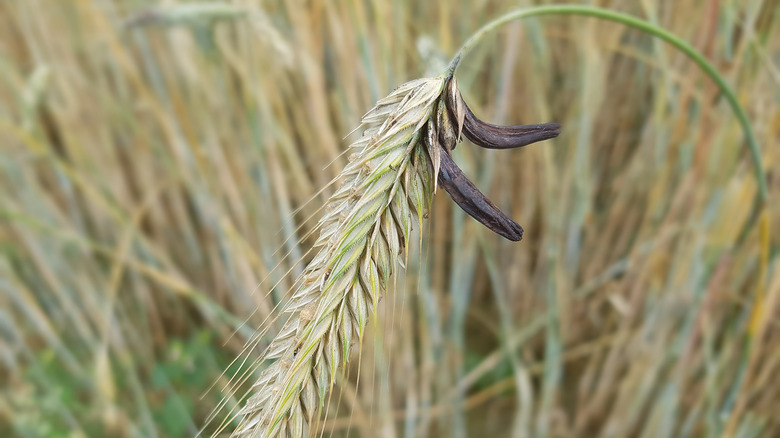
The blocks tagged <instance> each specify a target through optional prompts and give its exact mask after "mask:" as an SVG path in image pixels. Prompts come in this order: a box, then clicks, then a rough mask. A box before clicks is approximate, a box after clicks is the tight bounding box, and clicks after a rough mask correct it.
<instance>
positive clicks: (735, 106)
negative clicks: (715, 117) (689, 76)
mask: <svg viewBox="0 0 780 438" xmlns="http://www.w3.org/2000/svg"><path fill="white" fill-rule="evenodd" d="M541 15H584V16H590V17H596V18H601V19H604V20H609V21H614V22H617V23H622V24H625V25H626V26H629V27H633V28H635V29H639V30H642V31H645V32H647V33H649V34H651V35H654V36H657V37H659V38H661V39H662V40H664V41H666V42H668V43H669V44H671V45H672V46H674V47H675V48H677V49H678V50H680V51H681V52H683V53H685V54H686V55H687V56H688V57H689V58H690V59H691V60H692V61H693V62H695V63H696V65H698V66H699V68H701V69H702V70H703V71H704V72H705V73H706V74H707V76H709V77H710V78H711V79H712V80H713V81H714V82H715V84H716V85H717V86H718V88H720V91H721V92H722V93H723V95H724V96H725V97H726V100H727V101H728V103H729V105H730V106H731V109H732V110H733V111H734V114H736V116H737V119H738V120H739V124H740V125H741V126H742V131H743V132H744V133H745V139H746V140H747V143H748V148H749V149H750V154H751V157H752V158H753V174H754V176H755V179H756V183H757V184H758V193H757V195H756V199H755V202H754V204H753V211H752V214H751V218H750V220H749V221H748V222H747V227H752V224H753V223H754V222H755V220H756V219H757V218H758V212H759V210H761V209H762V208H764V207H765V206H766V204H767V198H768V196H769V190H768V188H767V180H766V174H765V172H764V166H763V164H762V159H761V150H760V149H759V147H758V141H757V140H756V137H755V134H754V133H753V129H752V128H751V126H750V121H749V120H748V117H747V114H746V113H745V110H744V109H743V108H742V105H740V103H739V100H737V96H736V94H735V93H734V91H733V90H732V89H731V87H730V86H729V84H728V83H726V80H725V79H724V78H723V76H721V74H720V73H718V71H717V70H716V69H715V67H714V66H713V65H712V64H710V62H709V61H707V59H706V58H705V57H704V55H702V54H701V53H700V52H699V51H698V50H696V49H695V48H694V47H693V46H691V45H690V44H689V43H688V42H686V41H685V40H683V39H681V38H680V37H678V36H676V35H674V34H672V33H670V32H669V31H667V30H666V29H664V28H662V27H659V26H656V25H655V24H652V23H649V22H647V21H645V20H642V19H641V18H637V17H634V16H631V15H628V14H624V13H621V12H615V11H610V10H607V9H602V8H599V7H595V6H580V5H550V6H539V7H531V8H523V9H518V10H515V11H512V12H509V13H507V14H504V15H502V16H500V17H498V18H496V19H495V20H493V21H491V22H489V23H487V24H486V25H484V26H482V28H480V29H479V30H478V31H477V32H476V33H474V34H473V35H472V36H471V37H470V38H469V39H468V40H467V41H466V42H465V43H464V44H463V47H461V49H460V50H459V51H458V53H457V54H455V57H454V58H453V59H452V61H451V62H450V65H449V67H448V68H447V75H448V76H451V75H454V74H455V70H457V68H458V66H459V65H460V63H461V61H462V60H463V58H464V56H465V55H466V54H467V53H468V52H469V51H470V50H471V49H472V48H473V47H474V46H475V45H476V44H477V43H478V42H479V41H480V40H481V39H482V37H484V36H485V35H486V34H488V33H490V32H492V31H494V30H496V29H497V28H499V27H500V26H502V25H504V24H506V23H509V22H511V21H514V20H519V19H521V18H528V17H535V16H541ZM743 235H744V233H743Z"/></svg>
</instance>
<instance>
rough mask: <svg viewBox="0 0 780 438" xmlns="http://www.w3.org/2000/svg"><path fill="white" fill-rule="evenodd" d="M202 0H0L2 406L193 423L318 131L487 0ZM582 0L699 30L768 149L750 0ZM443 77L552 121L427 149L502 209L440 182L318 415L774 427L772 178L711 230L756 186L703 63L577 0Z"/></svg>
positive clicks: (488, 116)
mask: <svg viewBox="0 0 780 438" xmlns="http://www.w3.org/2000/svg"><path fill="white" fill-rule="evenodd" d="M180 3H184V2H175V1H172V2H166V4H167V5H168V6H167V7H169V8H173V9H165V10H162V9H161V10H160V11H159V12H156V13H158V14H171V13H173V14H174V17H176V15H175V12H176V8H175V6H176V5H178V4H180ZM223 3H225V4H227V3H229V4H230V6H231V8H230V10H231V11H233V9H238V10H240V11H238V12H236V13H235V14H233V13H232V12H231V13H230V14H223V15H220V20H219V21H213V22H212V21H211V20H213V19H214V18H215V17H214V16H213V15H209V14H207V13H205V12H201V14H202V15H198V13H197V11H196V12H195V13H194V15H193V12H192V9H189V10H187V11H185V12H187V14H190V15H187V14H184V16H185V18H186V19H185V20H179V21H176V20H172V21H171V20H169V21H166V22H165V23H146V25H145V26H129V27H128V24H132V23H133V21H132V20H131V21H128V20H129V19H131V18H132V17H138V14H140V13H143V12H145V11H148V10H149V9H150V8H151V7H152V6H155V3H152V2H148V1H137V2H126V1H109V0H106V1H74V2H44V1H41V0H25V1H22V0H17V1H14V0H12V1H6V2H0V148H2V159H0V164H1V165H0V190H2V193H3V195H2V196H0V214H1V215H2V216H0V334H1V335H0V340H1V342H0V357H1V358H2V361H0V382H2V384H3V391H2V395H0V436H36V437H37V436H59V435H61V434H63V433H64V432H63V431H65V432H69V433H72V434H73V435H74V436H138V435H140V436H192V435H193V434H195V433H197V431H198V430H199V429H200V427H202V426H203V425H204V422H205V419H206V418H207V417H208V414H209V412H211V410H212V409H213V408H214V407H215V406H217V405H218V403H219V401H220V399H221V397H222V395H223V392H222V391H223V388H225V387H227V386H229V381H230V379H231V378H232V377H234V376H237V378H239V377H240V376H242V375H244V373H246V372H247V371H248V370H249V368H250V367H249V366H248V365H246V364H245V365H244V366H240V365H241V363H238V364H236V365H234V366H233V367H231V368H230V369H229V371H228V373H226V374H225V375H224V376H221V374H220V373H221V372H222V369H223V368H224V367H225V366H227V365H228V363H229V362H230V360H231V359H232V358H233V357H235V356H237V355H239V354H241V353H242V348H243V345H244V343H245V342H246V341H251V340H253V334H254V332H255V329H256V328H258V327H264V328H268V330H269V336H267V337H264V338H262V339H256V344H257V348H255V349H254V350H253V351H246V352H244V354H243V355H242V356H241V357H242V358H256V357H258V356H259V354H260V353H261V352H262V350H263V349H264V348H265V347H267V346H268V343H269V342H270V340H271V337H272V335H273V334H275V333H277V332H278V331H279V330H280V329H281V328H282V325H281V321H280V323H278V324H277V323H274V324H270V323H269V322H266V323H265V324H264V321H272V319H273V316H272V315H275V314H274V313H273V312H272V309H273V308H274V307H275V306H276V305H277V304H279V303H281V302H283V301H284V300H285V299H286V297H288V293H290V292H291V291H294V290H295V289H294V286H295V285H294V282H293V280H294V279H295V278H296V277H297V276H298V275H299V274H301V273H302V272H304V271H303V267H304V266H305V264H306V263H308V262H309V261H311V259H312V256H313V254H307V253H308V250H309V249H310V248H311V247H312V246H313V245H314V244H315V236H313V235H310V232H312V231H313V230H314V227H315V226H316V224H317V220H318V219H319V218H320V217H321V216H320V215H321V212H319V211H318V210H319V208H320V206H322V205H323V204H324V203H325V201H326V200H327V199H328V197H329V196H330V195H331V194H332V193H333V192H334V190H335V187H333V186H330V185H329V182H330V181H331V180H332V179H333V178H335V177H336V176H337V175H338V174H339V173H340V172H341V170H342V169H343V168H344V167H345V166H346V165H347V159H346V157H345V156H341V153H342V151H343V150H344V149H345V148H346V146H347V144H348V143H349V142H350V141H349V140H344V141H342V140H341V139H342V137H343V136H344V135H345V134H346V133H348V132H349V131H350V130H351V128H352V127H354V126H355V125H356V124H357V123H358V122H359V120H360V116H361V115H362V114H363V113H364V112H365V111H366V110H367V109H368V108H371V107H372V106H373V103H374V102H375V101H376V100H377V99H378V98H379V97H381V96H384V95H386V94H387V93H388V92H389V91H390V90H392V89H394V88H395V87H397V86H398V85H400V84H402V83H403V82H405V81H407V80H409V79H411V78H415V77H422V76H428V75H435V74H439V73H440V72H441V70H442V65H443V64H444V65H446V60H447V59H448V58H449V56H450V55H451V54H452V53H453V51H454V50H455V49H456V48H457V46H458V45H459V44H460V43H461V42H462V41H463V40H464V39H465V38H466V37H467V36H468V35H469V34H470V33H471V32H473V31H474V30H475V29H477V28H478V27H479V26H480V25H482V24H484V23H485V22H486V21H487V20H488V19H490V18H493V17H495V16H496V15H498V14H499V13H500V12H503V11H506V10H508V9H509V8H510V7H513V6H515V5H516V2H508V1H506V2H505V1H488V2H482V3H478V5H477V4H475V5H462V6H460V7H459V8H453V7H452V6H451V3H449V2H442V3H433V2H424V3H418V2H376V3H363V2H348V3H344V2H314V3H304V2H296V1H293V2H266V3H263V4H260V3H258V2H253V1H233V2H223ZM610 5H611V6H613V7H615V8H617V9H620V10H624V11H626V12H630V13H633V14H635V15H638V16H642V17H649V18H650V19H651V20H654V21H657V22H658V23H660V24H661V25H663V26H664V27H666V28H668V29H669V30H670V31H672V32H674V33H676V34H678V35H680V36H681V37H683V38H684V39H686V40H688V41H690V42H691V43H692V44H693V45H694V46H696V47H697V48H698V49H699V50H701V51H702V52H704V53H705V54H706V55H707V57H708V58H709V59H710V60H711V61H712V62H713V63H714V64H715V65H716V66H717V67H718V68H719V69H720V70H721V71H722V73H723V74H724V75H725V76H726V77H727V78H728V80H729V81H730V83H731V84H732V85H733V87H734V88H735V89H736V90H737V91H738V95H739V97H740V99H741V101H742V103H743V105H744V106H745V108H746V109H747V111H748V114H749V116H750V117H751V120H752V122H753V126H754V128H755V130H756V133H757V136H758V139H759V142H760V144H761V145H762V147H763V153H764V158H765V163H764V164H765V166H766V167H767V170H768V172H769V173H770V175H771V174H772V173H776V172H777V170H778V169H780V164H779V162H780V154H779V153H778V149H777V147H775V145H777V144H778V142H779V141H780V109H779V108H780V105H778V100H779V99H780V98H779V97H778V93H777V90H778V89H780V70H779V69H778V67H777V57H778V56H780V55H778V53H780V39H779V38H778V37H777V35H778V26H779V25H780V18H779V17H778V16H777V14H774V12H773V7H774V6H773V4H772V3H771V2H762V1H749V2H719V3H718V2H699V1H694V0H685V1H676V2H671V1H644V2H639V3H638V4H637V3H636V2H628V1H622V2H613V3H612V4H610ZM155 11H157V9H155ZM171 11H174V12H171ZM179 12H180V10H179ZM209 13H211V14H213V13H214V11H213V10H211V12H209ZM181 16H182V15H181V14H180V15H178V17H181ZM388 17H390V18H388ZM136 23H137V22H136ZM160 24H165V26H161V25H160ZM421 52H422V53H423V54H421ZM458 83H459V87H460V89H461V91H463V92H464V95H465V97H466V100H467V101H468V102H469V104H470V105H471V107H472V109H473V110H474V112H475V113H476V114H477V115H479V116H480V117H481V118H482V119H485V120H489V121H491V122H493V123H534V122H537V121H547V120H554V121H557V122H560V123H561V124H562V126H563V127H564V129H563V132H562V135H561V136H560V137H559V138H558V139H556V140H554V141H553V142H551V143H550V144H540V145H538V146H532V147H529V148H528V150H526V151H517V152H512V153H507V152H495V153H494V152H490V151H482V150H479V149H476V148H473V147H470V146H469V145H467V144H464V145H462V146H461V147H459V148H458V149H457V150H456V152H455V154H454V155H455V156H456V159H457V160H458V162H459V164H460V165H461V166H462V167H463V168H464V169H466V170H467V173H468V174H469V175H473V176H475V178H474V180H475V182H476V183H477V185H478V186H479V187H480V188H482V189H483V190H484V191H486V192H487V193H488V194H489V196H490V198H491V199H493V200H495V201H496V202H497V204H499V205H500V206H501V207H502V208H504V209H505V210H506V211H507V212H508V213H509V214H510V216H512V217H514V218H515V219H518V222H520V223H521V224H522V225H523V226H524V228H525V231H526V233H525V237H524V240H523V241H522V242H521V243H519V244H512V243H508V242H504V241H501V240H499V239H500V238H499V237H497V236H494V235H493V234H491V233H490V232H489V231H487V230H483V229H482V227H481V226H480V225H479V224H477V223H475V222H474V221H473V220H471V219H470V218H468V217H467V216H465V215H464V214H463V213H462V212H461V211H460V210H459V209H457V208H453V206H452V204H451V202H450V200H449V199H448V198H447V197H446V196H437V197H436V198H435V199H434V202H433V205H432V212H431V218H430V220H429V221H428V225H427V226H426V229H425V230H424V234H425V235H426V238H425V239H424V240H423V245H422V247H420V246H419V244H418V243H419V240H418V239H417V238H414V237H413V238H411V239H409V244H410V249H409V251H410V256H409V261H408V264H407V270H406V274H405V276H404V277H402V279H401V278H399V279H398V286H397V287H392V288H390V289H389V290H388V294H387V295H386V296H385V298H384V300H383V301H382V302H380V303H379V305H378V310H377V315H378V322H377V327H372V325H371V324H369V327H368V328H367V333H366V335H365V339H366V341H364V342H363V348H362V349H361V351H362V353H361V359H360V367H358V366H357V361H356V360H353V361H351V362H350V363H351V365H350V366H349V368H348V369H347V372H346V374H345V377H344V378H337V379H336V382H335V386H334V392H333V394H332V395H331V396H330V400H331V402H330V403H329V404H328V405H329V408H328V409H327V412H325V413H324V418H323V420H322V422H321V424H320V425H319V426H320V428H321V429H323V430H324V431H325V432H324V433H325V434H327V435H326V436H329V435H330V434H331V433H333V434H334V436H346V435H348V434H350V433H351V435H352V436H355V435H360V436H377V435H381V436H426V437H427V436H454V437H463V436H483V435H487V436H494V435H495V436H514V433H517V434H518V435H520V436H550V437H556V436H608V437H622V436H648V437H649V436H704V435H706V436H721V435H722V436H734V437H755V436H775V435H777V434H779V433H780V421H779V420H778V417H777V415H776V412H777V411H778V410H780V402H778V400H780V384H778V383H777V382H776V380H777V379H775V378H774V376H775V375H777V373H778V372H779V371H780V353H778V351H780V329H779V328H778V324H777V315H778V303H777V300H778V295H779V294H780V271H779V270H778V264H777V261H778V258H777V250H776V248H777V247H778V237H777V235H769V234H766V233H763V232H762V226H761V224H762V223H771V224H772V229H773V230H778V229H780V209H778V207H777V206H775V205H774V204H773V205H770V208H769V211H768V212H767V213H766V215H765V216H764V217H763V218H762V219H761V220H760V221H759V222H758V223H759V226H757V227H756V229H754V230H751V232H750V233H749V234H748V235H747V236H746V237H745V238H744V240H743V241H740V240H739V237H740V236H739V235H738V233H739V230H740V229H741V226H742V224H743V223H745V221H746V220H747V215H748V212H749V208H750V202H751V200H752V196H753V194H754V193H755V190H756V187H755V183H754V181H753V179H752V176H751V174H750V160H749V157H748V156H747V154H746V153H745V152H744V147H743V146H744V145H743V139H742V135H741V133H740V130H739V126H738V124H737V123H736V121H735V120H734V118H733V116H732V114H731V113H730V112H729V109H728V107H727V106H726V105H725V103H724V102H722V99H720V96H719V95H718V93H717V90H716V89H715V87H713V86H712V84H710V83H709V82H708V81H707V80H705V79H704V76H703V75H701V74H700V73H699V72H698V71H697V70H696V69H695V68H694V66H693V64H692V63H691V62H690V61H688V60H686V59H685V58H684V57H682V56H680V55H678V54H677V53H675V52H673V51H672V50H670V49H669V48H668V47H666V46H664V45H663V44H661V43H658V42H655V41H653V40H651V39H649V38H647V37H645V36H642V35H640V34H638V33H636V32H633V31H629V30H626V29H625V28H623V27H620V26H617V25H613V24H607V23H603V22H597V21H595V20H589V19H582V18H579V19H578V18H566V19H560V18H545V19H543V20H535V21H528V22H524V23H522V24H516V25H511V26H510V27H508V28H507V29H506V30H505V31H503V32H501V33H499V34H498V36H497V37H495V38H494V39H492V40H491V41H486V42H485V43H484V44H482V45H480V47H478V48H477V49H476V50H475V51H474V52H473V54H472V55H471V56H470V57H469V59H468V60H467V61H466V63H465V64H464V65H462V66H461V68H460V69H459V71H458ZM497 154H498V155H497ZM499 157H500V158H499ZM331 162H333V164H332V165H330V166H326V165H327V164H328V163H331ZM770 183H771V187H770V192H771V197H772V198H774V197H775V193H776V192H777V190H778V181H777V178H774V179H772V180H771V181H770ZM323 188H324V189H323ZM762 221H764V222H762ZM288 236H290V238H289V239H288ZM765 248H769V251H768V252H762V251H764V249H765ZM762 257H764V258H765V259H766V261H767V264H766V266H767V273H766V277H763V276H762V275H760V274H761V273H760V272H759V271H760V267H761V265H762V263H761V258H762ZM299 261H302V263H301V264H297V262H299ZM258 285H259V286H258ZM269 316H270V317H269ZM353 359H354V357H353ZM248 363H249V362H247V364H248ZM249 371H250V376H253V377H257V375H255V374H251V370H249ZM358 379H359V384H358ZM214 380H217V382H216V384H215V385H214V388H213V389H211V390H209V387H210V385H211V383H212V382H213V381H214ZM234 381H235V380H234ZM247 389H248V385H243V386H242V387H241V388H237V391H238V392H237V393H238V394H243V393H244V392H245V391H246V390H247ZM204 393H205V396H202V395H203V394H204ZM226 401H227V408H226V409H225V411H226V412H229V411H230V410H235V409H238V406H239V405H240V404H241V401H240V400H238V399H234V398H229V399H227V400H226ZM220 420H221V418H220ZM214 423H215V424H218V423H219V421H216V422H214ZM235 426H236V424H231V425H230V427H231V429H232V428H233V427H235ZM212 427H215V426H212ZM213 430H214V429H213V428H212V429H207V430H206V431H205V433H207V434H208V433H211V432H212V431H213ZM349 431H351V432H349ZM377 431H378V432H377Z"/></svg>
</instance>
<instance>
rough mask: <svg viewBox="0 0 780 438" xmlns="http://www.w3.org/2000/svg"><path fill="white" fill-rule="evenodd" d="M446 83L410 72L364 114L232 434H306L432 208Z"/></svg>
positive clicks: (443, 78)
mask: <svg viewBox="0 0 780 438" xmlns="http://www.w3.org/2000/svg"><path fill="white" fill-rule="evenodd" d="M447 83H450V84H451V86H454V84H453V81H448V79H447V78H446V77H437V78H430V79H418V80H414V81H411V82H408V83H406V84H404V85H401V86H400V87H399V88H397V89H396V90H395V91H393V92H392V93H391V94H390V95H389V96H387V97H385V98H384V99H381V100H380V101H379V102H377V104H376V106H375V107H374V108H373V109H371V110H370V111H369V112H368V113H367V114H366V115H365V116H364V117H363V120H362V123H361V125H360V127H359V128H358V129H360V128H362V129H364V134H363V136H362V137H361V138H360V139H359V140H358V141H357V142H355V143H354V144H352V145H351V146H350V147H351V148H352V149H354V150H355V152H354V153H353V154H352V156H351V157H350V163H349V164H348V165H347V166H346V168H345V169H344V171H343V172H342V174H341V176H342V178H343V181H344V184H343V185H342V186H341V187H340V188H339V189H338V190H337V191H336V193H335V194H334V195H333V196H332V197H331V198H330V199H329V200H328V202H327V205H326V214H325V216H324V217H323V218H322V219H321V220H320V223H319V227H320V236H319V239H318V240H317V242H316V244H315V247H316V248H318V253H317V255H316V256H315V257H314V259H313V260H312V261H311V263H310V264H309V265H308V267H307V268H306V270H305V272H304V273H303V276H302V278H301V279H299V282H298V285H299V286H298V288H297V290H296V291H295V293H294V294H293V296H292V298H291V299H290V301H289V302H288V303H287V305H286V307H285V312H287V313H288V314H290V316H291V317H290V318H289V319H288V321H287V323H286V324H285V326H284V327H283V329H282V330H281V331H280V332H279V334H278V335H277V337H276V338H275V339H274V341H273V342H272V343H271V345H270V346H269V347H268V349H267V350H266V353H265V355H264V356H263V360H267V361H271V360H273V361H274V362H273V363H271V364H270V365H269V366H268V368H267V369H265V370H264V371H263V372H262V374H261V377H260V378H259V380H258V381H257V382H256V383H255V385H254V394H253V395H252V396H251V397H250V398H249V399H248V400H247V402H246V404H245V406H244V407H243V409H242V410H241V411H240V413H239V415H241V417H242V420H241V423H240V425H239V427H238V428H237V429H236V431H235V432H234V434H233V435H234V436H240V437H249V436H251V437H277V436H282V437H288V436H293V437H301V436H305V435H308V433H309V428H310V427H311V425H312V423H313V422H314V421H316V420H317V419H318V418H319V415H320V412H321V410H322V408H323V406H324V404H325V401H326V397H327V395H328V393H329V391H330V390H331V387H332V385H333V383H334V380H335V378H336V376H337V373H340V372H343V370H344V369H345V364H346V362H347V360H348V359H349V356H350V350H351V347H352V345H353V343H355V342H356V341H360V340H361V339H362V337H363V333H364V329H365V327H366V323H367V321H368V318H369V316H370V315H374V316H375V315H376V314H375V312H376V308H377V303H378V301H379V299H380V298H381V297H382V295H383V293H384V291H385V289H386V286H387V284H388V282H389V280H390V279H391V278H392V276H393V272H394V270H395V267H396V264H397V263H399V262H402V260H401V259H400V257H399V256H400V255H401V253H403V252H404V249H405V248H406V242H407V241H408V239H409V237H410V234H411V230H412V223H413V222H414V221H415V219H417V221H418V222H419V223H420V225H421V224H422V219H423V218H424V217H426V216H427V210H428V208H429V204H430V198H431V195H432V194H433V192H434V190H435V181H436V174H437V171H438V169H439V160H440V154H441V153H440V147H439V146H438V138H439V134H440V132H439V131H437V126H438V125H442V123H441V122H440V121H438V120H437V119H438V118H440V117H441V114H442V113H444V114H445V117H446V114H447V111H446V110H444V111H438V114H437V107H440V108H441V109H443V106H444V105H445V102H444V99H443V98H442V96H443V90H444V88H445V85H446V84H447ZM452 126H453V123H447V124H446V128H445V129H447V130H448V131H452V130H453V129H454V128H453V127H452ZM454 135H455V133H454V132H448V136H449V137H454Z"/></svg>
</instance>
